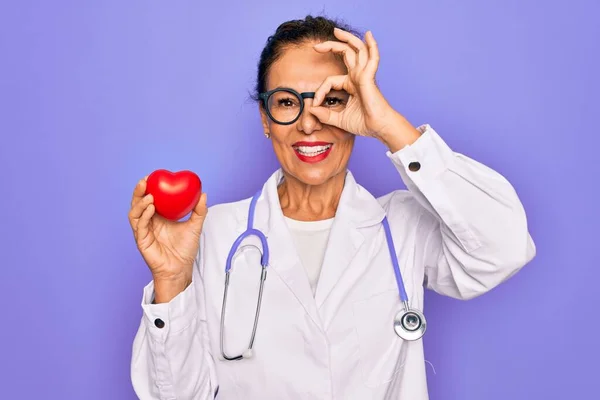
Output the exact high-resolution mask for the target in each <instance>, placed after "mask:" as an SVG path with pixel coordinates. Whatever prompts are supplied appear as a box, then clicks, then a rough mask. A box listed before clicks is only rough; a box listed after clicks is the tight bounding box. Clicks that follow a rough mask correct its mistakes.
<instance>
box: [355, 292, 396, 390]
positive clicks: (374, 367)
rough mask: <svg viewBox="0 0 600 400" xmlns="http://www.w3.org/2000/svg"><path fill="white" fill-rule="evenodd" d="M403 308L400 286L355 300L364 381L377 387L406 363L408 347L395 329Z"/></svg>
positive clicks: (369, 385)
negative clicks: (397, 317)
mask: <svg viewBox="0 0 600 400" xmlns="http://www.w3.org/2000/svg"><path fill="white" fill-rule="evenodd" d="M400 309H401V303H400V299H399V297H398V291H397V290H388V291H385V292H381V293H378V294H376V295H374V296H372V297H369V298H367V299H364V300H358V301H356V302H355V303H354V304H353V312H354V320H355V321H354V323H355V327H356V333H357V336H358V342H359V347H360V350H359V354H360V368H361V370H362V371H361V372H362V376H363V379H364V383H365V385H366V386H368V387H376V386H379V385H383V384H385V383H388V382H390V381H392V380H393V379H394V378H395V377H396V375H398V374H399V373H400V371H401V370H402V368H403V367H404V361H405V359H406V347H405V346H404V341H403V340H402V339H401V338H399V337H398V336H397V335H396V333H395V332H394V317H395V316H396V313H397V312H398V311H399V310H400Z"/></svg>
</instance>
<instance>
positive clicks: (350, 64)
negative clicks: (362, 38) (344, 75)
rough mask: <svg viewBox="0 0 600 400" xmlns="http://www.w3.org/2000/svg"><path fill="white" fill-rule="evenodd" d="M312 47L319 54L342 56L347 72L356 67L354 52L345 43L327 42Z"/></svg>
mask: <svg viewBox="0 0 600 400" xmlns="http://www.w3.org/2000/svg"><path fill="white" fill-rule="evenodd" d="M313 47H314V49H315V50H316V51H318V52H319V53H327V52H328V51H332V52H334V53H341V54H343V56H344V64H346V68H348V71H350V70H351V69H354V67H355V65H356V51H355V50H354V49H353V48H352V47H350V46H349V45H347V44H346V43H342V42H334V41H327V42H322V43H318V44H316V45H314V46H313Z"/></svg>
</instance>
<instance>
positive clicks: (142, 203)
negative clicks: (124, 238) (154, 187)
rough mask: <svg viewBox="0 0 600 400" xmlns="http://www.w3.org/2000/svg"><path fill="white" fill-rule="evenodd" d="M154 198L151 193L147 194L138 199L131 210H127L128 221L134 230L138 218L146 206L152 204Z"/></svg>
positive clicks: (136, 227)
mask: <svg viewBox="0 0 600 400" xmlns="http://www.w3.org/2000/svg"><path fill="white" fill-rule="evenodd" d="M153 202H154V198H153V196H152V195H151V194H147V195H146V196H144V197H143V198H142V199H141V200H139V201H138V202H137V203H136V204H135V205H134V206H133V207H131V210H130V211H129V223H130V224H131V227H132V228H133V229H134V230H136V229H138V224H139V221H138V220H139V219H140V218H141V217H142V214H143V212H144V210H146V208H147V207H148V205H150V204H153Z"/></svg>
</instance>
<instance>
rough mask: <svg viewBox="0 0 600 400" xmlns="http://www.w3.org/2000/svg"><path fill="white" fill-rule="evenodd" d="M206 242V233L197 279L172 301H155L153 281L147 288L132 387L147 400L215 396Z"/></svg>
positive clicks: (134, 344) (215, 382) (195, 275)
mask: <svg viewBox="0 0 600 400" xmlns="http://www.w3.org/2000/svg"><path fill="white" fill-rule="evenodd" d="M203 243H204V235H202V236H201V243H200V251H199V256H198V257H197V258H196V262H195V263H194V270H193V277H192V283H191V284H190V285H189V286H188V287H187V288H186V289H185V290H184V291H183V292H181V293H180V294H178V295H177V296H176V297H175V298H173V299H172V300H171V301H170V302H169V303H162V304H152V301H153V299H154V285H153V282H150V283H149V284H148V285H147V286H146V287H145V288H144V293H143V299H142V310H143V316H142V320H141V323H140V325H139V328H138V331H137V334H136V336H135V339H134V342H133V351H132V359H131V379H132V385H133V388H134V391H135V393H136V394H137V396H138V397H139V398H140V399H142V400H146V399H147V400H167V399H169V400H171V399H194V400H196V399H200V400H203V399H214V397H215V391H216V390H217V380H216V374H215V366H214V360H213V358H212V356H211V354H210V352H209V350H208V349H209V347H208V336H207V329H206V311H205V307H204V284H203V280H202V271H203V269H202V259H203V257H202V254H203V247H204V246H203ZM157 320H160V321H162V322H163V323H164V326H163V324H161V323H160V321H159V322H158V323H156V321H157ZM161 326H162V327H161Z"/></svg>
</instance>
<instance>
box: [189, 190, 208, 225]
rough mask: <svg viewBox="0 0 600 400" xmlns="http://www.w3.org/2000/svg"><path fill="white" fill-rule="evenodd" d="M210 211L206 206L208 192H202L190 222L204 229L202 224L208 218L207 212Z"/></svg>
mask: <svg viewBox="0 0 600 400" xmlns="http://www.w3.org/2000/svg"><path fill="white" fill-rule="evenodd" d="M207 213H208V207H207V206H206V193H202V194H201V195H200V199H199V200H198V204H196V207H194V209H193V210H192V215H191V216H190V219H189V220H188V222H189V223H190V224H191V225H192V226H193V227H194V228H198V230H201V229H202V224H203V223H204V219H205V218H206V214H207Z"/></svg>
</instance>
